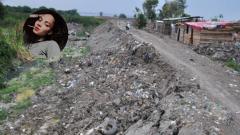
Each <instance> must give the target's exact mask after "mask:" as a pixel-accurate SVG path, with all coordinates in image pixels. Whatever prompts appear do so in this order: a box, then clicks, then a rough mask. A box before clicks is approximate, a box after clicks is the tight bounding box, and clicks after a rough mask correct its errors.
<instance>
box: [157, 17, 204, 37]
mask: <svg viewBox="0 0 240 135" xmlns="http://www.w3.org/2000/svg"><path fill="white" fill-rule="evenodd" d="M201 19H202V17H200V16H193V17H179V18H165V19H163V20H157V21H156V22H155V31H156V32H159V33H161V34H164V35H171V34H172V33H173V31H175V25H176V24H177V23H182V22H189V21H193V22H197V21H199V20H201ZM173 34H175V32H174V33H173Z"/></svg>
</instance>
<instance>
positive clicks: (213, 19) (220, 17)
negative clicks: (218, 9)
mask: <svg viewBox="0 0 240 135" xmlns="http://www.w3.org/2000/svg"><path fill="white" fill-rule="evenodd" d="M221 19H223V15H222V14H219V15H218V16H214V17H213V18H212V19H211V21H216V22H217V21H220V20H221Z"/></svg>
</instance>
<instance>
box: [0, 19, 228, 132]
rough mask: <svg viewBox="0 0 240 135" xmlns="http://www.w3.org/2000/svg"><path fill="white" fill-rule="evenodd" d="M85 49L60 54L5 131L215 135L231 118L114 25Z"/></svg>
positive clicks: (196, 86)
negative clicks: (50, 80) (48, 81)
mask: <svg viewBox="0 0 240 135" xmlns="http://www.w3.org/2000/svg"><path fill="white" fill-rule="evenodd" d="M78 43H79V42H78ZM83 46H86V45H75V46H72V47H83ZM87 46H90V48H91V52H90V53H89V54H88V55H87V56H86V57H72V58H71V57H67V58H64V59H63V61H62V62H61V63H60V64H59V65H58V66H57V67H56V69H54V70H55V73H56V78H57V82H56V84H53V85H51V86H47V87H43V88H41V89H39V90H38V91H37V93H36V96H34V97H33V98H32V102H33V103H32V104H33V105H32V107H30V108H29V109H28V110H26V111H25V112H24V113H23V114H22V115H20V116H19V118H17V119H13V120H9V121H8V122H7V123H5V124H4V125H3V126H2V127H1V130H2V131H4V133H6V134H51V135H62V134H67V135H185V134H199V135H200V134H201V135H202V134H214V135H218V134H219V135H220V134H221V133H222V129H221V127H222V125H223V124H224V123H228V122H230V121H231V117H230V116H229V113H228V112H227V111H226V110H225V109H224V108H223V107H222V106H221V105H218V104H216V103H214V102H213V101H211V99H210V98H209V97H208V96H207V95H206V94H205V93H204V91H203V90H201V86H200V85H199V84H198V83H197V82H196V80H195V78H188V77H186V76H184V75H182V74H181V73H178V72H177V71H176V70H175V69H174V68H172V67H171V66H170V65H168V64H167V63H166V62H164V61H163V60H162V59H161V55H160V54H159V53H158V52H156V50H155V48H154V47H153V46H151V45H150V44H149V43H145V42H139V41H137V40H135V39H134V38H133V36H131V35H130V34H127V33H126V32H124V31H122V30H120V29H118V28H116V27H115V26H114V25H113V24H112V23H109V22H108V23H106V24H104V25H101V26H100V27H98V28H97V29H96V30H95V32H94V33H93V35H91V37H90V39H89V41H88V43H87ZM76 50H77V48H76Z"/></svg>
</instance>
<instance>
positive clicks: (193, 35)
mask: <svg viewBox="0 0 240 135" xmlns="http://www.w3.org/2000/svg"><path fill="white" fill-rule="evenodd" d="M232 24H233V23H231V22H226V21H221V22H211V21H205V22H185V23H180V24H178V25H177V26H178V27H177V30H176V31H175V33H174V34H175V35H177V36H176V37H175V39H176V40H177V41H180V42H182V43H184V44H189V45H199V44H213V43H233V42H234V41H233V33H236V32H237V30H236V28H234V27H233V25H232ZM234 26H239V25H237V24H236V23H235V25H234Z"/></svg>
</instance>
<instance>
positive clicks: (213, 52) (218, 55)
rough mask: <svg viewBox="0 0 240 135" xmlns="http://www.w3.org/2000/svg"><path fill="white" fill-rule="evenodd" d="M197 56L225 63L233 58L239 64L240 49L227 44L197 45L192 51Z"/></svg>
mask: <svg viewBox="0 0 240 135" xmlns="http://www.w3.org/2000/svg"><path fill="white" fill-rule="evenodd" d="M193 50H194V51H195V52H197V53H198V54H202V55H206V56H209V57H211V58H212V59H214V60H219V61H223V62H226V61H227V60H229V59H232V58H234V59H235V60H236V62H237V63H239V64H240V47H239V46H237V45H228V44H211V45H199V46H196V47H194V49H193Z"/></svg>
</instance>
